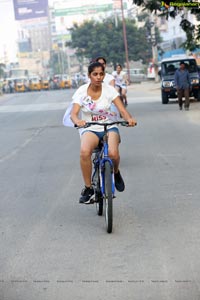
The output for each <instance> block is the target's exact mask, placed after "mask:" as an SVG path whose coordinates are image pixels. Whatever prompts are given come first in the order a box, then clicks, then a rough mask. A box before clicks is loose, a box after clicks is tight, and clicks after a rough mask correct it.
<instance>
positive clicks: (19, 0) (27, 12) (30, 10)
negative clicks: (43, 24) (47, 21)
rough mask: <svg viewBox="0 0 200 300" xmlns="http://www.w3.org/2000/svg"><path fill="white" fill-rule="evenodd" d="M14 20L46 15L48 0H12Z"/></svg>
mask: <svg viewBox="0 0 200 300" xmlns="http://www.w3.org/2000/svg"><path fill="white" fill-rule="evenodd" d="M13 5H14V12H15V20H27V19H33V18H41V17H46V16H47V12H48V0H13Z"/></svg>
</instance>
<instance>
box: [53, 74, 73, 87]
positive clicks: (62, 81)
mask: <svg viewBox="0 0 200 300" xmlns="http://www.w3.org/2000/svg"><path fill="white" fill-rule="evenodd" d="M53 81H54V82H56V83H57V86H58V88H60V89H67V88H71V87H72V81H71V78H70V77H69V76H68V75H67V74H57V75H54V79H53Z"/></svg>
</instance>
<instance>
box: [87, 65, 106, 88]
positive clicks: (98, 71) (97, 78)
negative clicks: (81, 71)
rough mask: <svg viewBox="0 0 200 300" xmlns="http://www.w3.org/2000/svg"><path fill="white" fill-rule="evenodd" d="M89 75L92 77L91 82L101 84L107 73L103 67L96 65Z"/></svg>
mask: <svg viewBox="0 0 200 300" xmlns="http://www.w3.org/2000/svg"><path fill="white" fill-rule="evenodd" d="M88 76H89V78H90V81H91V84H93V85H96V86H100V85H101V84H102V81H103V79H104V76H105V73H104V71H103V69H102V67H96V68H94V70H93V71H92V72H91V73H90V74H89V75H88Z"/></svg>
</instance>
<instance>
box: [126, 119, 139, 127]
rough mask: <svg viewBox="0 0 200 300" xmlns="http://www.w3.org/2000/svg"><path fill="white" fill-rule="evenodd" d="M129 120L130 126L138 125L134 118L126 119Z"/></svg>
mask: <svg viewBox="0 0 200 300" xmlns="http://www.w3.org/2000/svg"><path fill="white" fill-rule="evenodd" d="M126 121H127V122H128V126H131V127H133V126H136V125H137V121H136V120H135V119H134V118H129V119H127V120H126Z"/></svg>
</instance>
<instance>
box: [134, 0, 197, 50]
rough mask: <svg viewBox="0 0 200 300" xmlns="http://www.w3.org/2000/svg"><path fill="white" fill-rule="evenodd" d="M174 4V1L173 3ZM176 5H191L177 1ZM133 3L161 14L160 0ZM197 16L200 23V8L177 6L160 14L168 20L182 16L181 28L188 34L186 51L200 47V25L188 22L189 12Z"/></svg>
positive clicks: (140, 0) (142, 0)
mask: <svg viewBox="0 0 200 300" xmlns="http://www.w3.org/2000/svg"><path fill="white" fill-rule="evenodd" d="M172 2H173V1H172ZM174 2H176V3H183V2H185V3H189V2H190V1H189V0H184V1H183V0H176V1H174ZM133 3H134V4H136V5H138V6H142V7H143V8H144V10H149V11H151V12H153V11H154V12H155V13H157V12H161V1H158V0H133ZM188 11H189V12H190V13H191V14H193V15H195V16H196V18H197V20H198V21H200V7H199V8H193V9H191V8H186V7H185V8H184V9H183V7H180V6H177V7H174V8H173V10H169V9H165V10H164V11H162V13H161V14H160V15H161V16H165V17H166V19H168V18H169V16H170V17H172V18H176V16H177V15H181V17H182V21H181V23H180V26H181V28H182V29H183V30H184V31H185V33H186V38H187V40H186V42H185V43H184V44H183V46H184V47H185V49H188V50H191V51H192V50H195V49H196V48H198V47H200V24H198V25H194V24H192V23H191V22H190V21H188V20H187V12H188Z"/></svg>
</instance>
